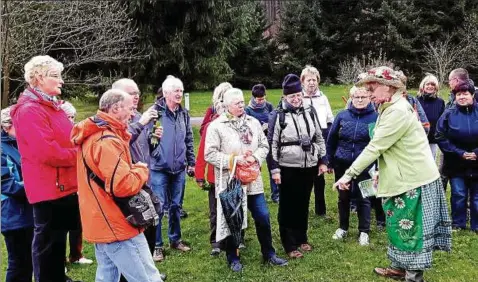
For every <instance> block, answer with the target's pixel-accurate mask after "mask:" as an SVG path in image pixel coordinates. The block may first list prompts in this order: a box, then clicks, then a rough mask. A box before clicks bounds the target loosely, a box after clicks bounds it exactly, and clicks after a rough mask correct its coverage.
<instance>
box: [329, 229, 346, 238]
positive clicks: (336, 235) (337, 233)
mask: <svg viewBox="0 0 478 282" xmlns="http://www.w3.org/2000/svg"><path fill="white" fill-rule="evenodd" d="M346 236H347V231H345V230H343V229H341V228H339V229H337V230H335V233H334V235H332V239H334V240H343V239H345V237H346Z"/></svg>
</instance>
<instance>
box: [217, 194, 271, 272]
mask: <svg viewBox="0 0 478 282" xmlns="http://www.w3.org/2000/svg"><path fill="white" fill-rule="evenodd" d="M247 208H248V209H249V211H250V212H251V215H252V218H253V219H254V224H255V226H256V233H257V239H259V244H260V245H261V253H262V257H263V258H264V259H265V260H267V259H269V258H270V257H272V256H273V255H275V253H276V251H275V249H274V247H273V246H272V233H271V221H270V215H269V209H267V203H266V198H265V197H264V193H261V194H257V195H249V196H247ZM231 238H232V237H231V236H229V237H227V238H226V258H227V261H228V262H229V263H231V262H233V261H238V260H239V256H238V254H237V246H234V245H233V244H231V241H232V240H230V239H231Z"/></svg>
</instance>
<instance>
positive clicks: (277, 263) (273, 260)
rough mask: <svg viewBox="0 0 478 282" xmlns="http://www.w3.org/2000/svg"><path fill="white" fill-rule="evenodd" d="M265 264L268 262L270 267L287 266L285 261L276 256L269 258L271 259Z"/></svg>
mask: <svg viewBox="0 0 478 282" xmlns="http://www.w3.org/2000/svg"><path fill="white" fill-rule="evenodd" d="M267 262H268V263H269V264H270V265H274V266H286V265H288V264H289V263H288V262H287V260H286V259H283V258H280V257H278V256H277V255H273V256H271V257H270V258H269V259H268V260H267Z"/></svg>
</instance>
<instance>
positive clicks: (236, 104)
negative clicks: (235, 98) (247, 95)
mask: <svg viewBox="0 0 478 282" xmlns="http://www.w3.org/2000/svg"><path fill="white" fill-rule="evenodd" d="M245 104H246V103H245V102H244V101H239V102H237V103H233V105H234V106H236V107H240V106H244V105H245Z"/></svg>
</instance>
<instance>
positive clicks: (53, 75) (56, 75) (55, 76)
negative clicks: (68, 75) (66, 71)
mask: <svg viewBox="0 0 478 282" xmlns="http://www.w3.org/2000/svg"><path fill="white" fill-rule="evenodd" d="M46 77H51V78H56V79H62V77H61V74H57V73H53V74H48V75H46Z"/></svg>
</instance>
